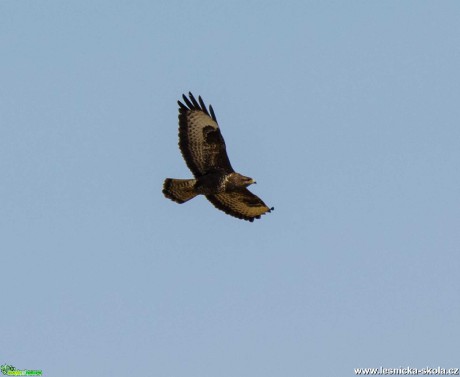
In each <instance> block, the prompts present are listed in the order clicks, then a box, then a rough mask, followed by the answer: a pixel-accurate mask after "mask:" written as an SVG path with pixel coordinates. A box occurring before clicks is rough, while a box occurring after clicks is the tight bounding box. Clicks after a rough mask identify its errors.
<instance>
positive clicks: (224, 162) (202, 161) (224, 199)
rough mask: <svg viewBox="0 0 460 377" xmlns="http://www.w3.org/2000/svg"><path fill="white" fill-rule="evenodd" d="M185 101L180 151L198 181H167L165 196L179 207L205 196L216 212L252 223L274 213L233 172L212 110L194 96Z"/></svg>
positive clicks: (244, 179)
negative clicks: (181, 204)
mask: <svg viewBox="0 0 460 377" xmlns="http://www.w3.org/2000/svg"><path fill="white" fill-rule="evenodd" d="M182 97H183V99H184V102H185V104H186V105H184V104H183V103H182V102H180V101H178V104H179V148H180V150H181V152H182V156H183V157H184V160H185V162H186V163H187V166H188V167H189V169H190V170H191V171H192V173H193V175H194V176H195V178H194V179H174V178H167V179H166V180H165V181H164V184H163V194H164V195H165V196H166V197H167V198H169V199H171V200H173V201H175V202H177V203H184V202H186V201H188V200H190V199H192V198H194V197H195V196H196V195H205V196H206V198H207V199H208V200H209V201H210V202H211V203H212V204H214V206H215V207H216V208H218V209H220V210H222V211H224V212H225V213H227V214H229V215H231V216H234V217H237V218H240V219H244V220H248V221H251V222H252V221H254V219H258V218H260V216H261V215H263V214H265V213H267V212H270V211H271V210H273V208H269V207H267V206H266V205H265V203H264V202H263V201H262V200H261V199H260V198H259V197H257V196H256V195H254V194H252V193H251V192H250V191H249V190H248V189H247V187H248V186H249V185H251V184H253V183H255V181H254V180H253V179H252V178H249V177H245V176H244V175H241V174H239V173H237V172H235V171H234V170H233V168H232V166H231V164H230V160H229V159H228V156H227V152H226V147H225V141H224V139H223V137H222V134H221V133H220V129H219V125H218V124H217V119H216V116H215V114H214V110H213V108H212V107H211V106H209V111H208V109H207V108H206V106H205V104H204V102H203V100H202V99H201V97H198V101H199V102H198V101H197V100H196V99H195V98H194V97H193V95H192V93H189V97H190V99H189V98H187V97H186V96H185V95H184V96H182Z"/></svg>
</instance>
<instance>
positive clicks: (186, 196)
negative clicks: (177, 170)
mask: <svg viewBox="0 0 460 377" xmlns="http://www.w3.org/2000/svg"><path fill="white" fill-rule="evenodd" d="M195 183H196V179H174V178H166V179H165V182H164V183H163V194H164V196H166V197H167V198H168V199H171V200H173V201H175V202H177V203H184V202H186V201H188V200H190V199H193V198H194V197H195V196H197V195H198V194H197V193H196V191H195Z"/></svg>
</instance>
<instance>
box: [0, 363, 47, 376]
mask: <svg viewBox="0 0 460 377" xmlns="http://www.w3.org/2000/svg"><path fill="white" fill-rule="evenodd" d="M0 370H1V371H2V373H3V374H4V375H5V376H41V375H42V373H43V372H42V371H41V370H30V369H24V370H20V369H16V368H15V367H14V366H12V365H6V364H4V365H2V366H0Z"/></svg>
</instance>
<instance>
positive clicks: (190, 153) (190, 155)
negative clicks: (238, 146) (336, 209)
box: [178, 93, 233, 177]
mask: <svg viewBox="0 0 460 377" xmlns="http://www.w3.org/2000/svg"><path fill="white" fill-rule="evenodd" d="M189 97H190V99H189V98H187V97H186V96H185V95H183V96H182V98H183V100H184V102H185V104H183V103H182V102H180V101H178V104H179V147H180V150H181V152H182V156H183V157H184V160H185V162H186V163H187V166H188V167H189V169H190V170H191V171H192V173H193V175H194V176H195V177H200V176H203V175H205V174H207V173H209V172H213V171H221V172H225V173H231V172H233V168H232V166H231V164H230V160H229V159H228V156H227V151H226V147H225V141H224V138H223V137H222V134H221V133H220V129H219V125H218V124H217V119H216V115H215V114H214V110H213V109H212V106H209V111H208V109H207V108H206V106H205V104H204V102H203V100H202V99H201V97H198V101H199V102H198V101H197V100H196V99H195V97H193V95H192V93H189Z"/></svg>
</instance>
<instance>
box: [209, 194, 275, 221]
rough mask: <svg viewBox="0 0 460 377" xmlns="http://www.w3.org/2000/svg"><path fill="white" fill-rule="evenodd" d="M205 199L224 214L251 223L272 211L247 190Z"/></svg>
mask: <svg viewBox="0 0 460 377" xmlns="http://www.w3.org/2000/svg"><path fill="white" fill-rule="evenodd" d="M206 198H207V199H208V200H209V201H210V202H211V203H212V204H214V206H215V207H216V208H218V209H220V210H221V211H224V212H225V213H226V214H228V215H231V216H234V217H237V218H239V219H243V220H248V221H251V222H252V221H254V219H260V216H261V215H263V214H265V213H267V212H271V211H272V210H273V209H274V208H273V207H272V208H269V207H268V206H267V205H266V204H265V203H264V202H263V201H262V200H261V199H260V198H259V197H258V196H256V195H254V194H253V193H252V192H251V191H249V190H248V189H247V188H242V189H239V190H237V191H230V192H224V193H221V194H216V195H206Z"/></svg>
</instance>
